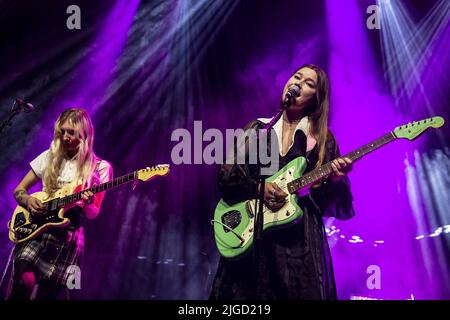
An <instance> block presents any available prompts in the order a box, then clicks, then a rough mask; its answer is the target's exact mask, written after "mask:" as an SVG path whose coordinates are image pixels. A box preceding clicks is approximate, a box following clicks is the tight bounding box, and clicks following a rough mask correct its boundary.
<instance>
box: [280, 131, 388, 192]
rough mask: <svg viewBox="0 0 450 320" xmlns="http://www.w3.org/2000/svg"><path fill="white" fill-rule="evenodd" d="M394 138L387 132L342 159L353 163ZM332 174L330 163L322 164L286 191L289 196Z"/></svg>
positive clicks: (289, 186)
mask: <svg viewBox="0 0 450 320" xmlns="http://www.w3.org/2000/svg"><path fill="white" fill-rule="evenodd" d="M395 139H396V137H395V135H394V133H393V132H389V133H388V134H386V135H384V136H382V137H381V138H378V139H376V140H374V141H372V142H370V143H368V144H365V145H363V146H362V147H360V148H358V149H356V150H354V151H352V152H350V153H348V154H346V155H344V156H343V157H347V158H349V159H351V160H352V161H353V162H355V161H357V160H359V159H360V158H361V157H363V156H365V155H366V154H368V153H370V152H372V151H374V150H376V149H378V148H380V147H382V146H384V145H385V144H387V143H389V142H391V141H393V140H395ZM332 172H333V169H332V168H331V162H328V163H326V164H324V165H323V166H321V167H319V168H316V169H314V170H312V171H311V172H308V173H307V174H305V175H303V176H301V177H300V178H298V179H295V180H293V181H291V182H289V183H288V184H287V186H288V190H289V192H290V193H291V194H293V193H296V192H297V191H298V190H300V189H303V188H305V187H307V186H310V185H312V184H314V183H316V182H317V181H319V180H321V179H324V178H326V177H328V176H329V175H330V174H331V173H332Z"/></svg>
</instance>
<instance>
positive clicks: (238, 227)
mask: <svg viewBox="0 0 450 320" xmlns="http://www.w3.org/2000/svg"><path fill="white" fill-rule="evenodd" d="M443 124H444V119H443V118H442V117H433V118H429V119H425V120H421V121H415V122H412V123H408V124H406V125H403V126H399V127H396V128H395V129H394V131H391V132H389V133H388V134H386V135H384V136H382V137H381V138H379V139H376V140H374V141H372V142H370V143H368V144H366V145H364V146H362V147H361V148H359V149H356V150H355V151H352V152H350V153H348V154H346V155H345V156H344V157H348V158H350V159H351V160H352V161H357V160H359V159H360V158H361V157H363V156H364V155H366V154H368V153H370V152H372V151H374V150H375V149H378V148H380V147H382V146H384V145H385V144H388V143H389V142H391V141H394V140H395V139H399V138H405V139H408V140H414V139H415V138H417V137H418V136H419V135H421V134H422V133H423V132H424V131H425V130H427V129H428V128H430V127H433V128H439V127H441V126H442V125H443ZM305 168H306V159H305V158H304V157H298V158H296V159H294V160H292V161H291V162H289V163H288V164H287V165H286V166H284V167H283V168H282V169H281V170H279V171H278V172H277V173H275V174H274V175H273V176H270V177H268V178H267V179H266V181H267V182H273V183H276V184H277V185H278V186H279V187H280V188H281V189H282V190H283V191H284V192H285V193H287V194H288V197H287V198H286V203H285V205H284V206H283V207H281V209H279V210H278V211H276V212H273V211H271V210H270V209H269V208H267V207H266V206H265V205H264V208H263V215H264V219H263V221H264V224H263V230H264V231H265V230H267V229H270V228H274V227H281V226H284V225H288V224H289V223H291V222H293V221H294V220H296V219H298V218H300V217H301V216H302V215H303V211H302V209H301V208H300V207H299V206H298V205H297V194H298V193H299V194H303V193H305V191H307V190H308V189H309V187H311V185H313V184H315V183H316V182H318V181H320V180H322V179H325V178H327V177H328V176H329V175H330V174H331V173H332V168H331V163H330V162H329V163H326V164H324V165H322V166H321V167H319V168H316V169H314V170H312V171H311V172H309V173H307V174H305V175H303V172H304V170H305ZM255 202H256V200H255V199H250V200H247V201H243V202H239V203H236V204H234V205H229V204H227V203H226V202H225V201H223V199H221V200H220V202H219V204H218V205H217V207H216V210H215V212H214V220H211V223H212V224H213V227H214V237H215V241H216V245H217V248H218V250H219V252H220V254H221V255H222V256H223V257H225V258H230V259H236V258H240V257H241V256H242V255H244V254H245V253H246V252H248V251H249V249H250V248H251V247H252V244H253V228H254V219H255V212H254V210H255Z"/></svg>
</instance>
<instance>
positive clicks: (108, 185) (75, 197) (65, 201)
mask: <svg viewBox="0 0 450 320" xmlns="http://www.w3.org/2000/svg"><path fill="white" fill-rule="evenodd" d="M136 178H137V171H134V172H132V173H129V174H126V175H124V176H121V177H118V178H116V179H113V180H111V181H108V182H105V183H102V184H99V185H96V186H92V187H90V188H88V189H85V190H82V191H80V192H77V193H74V194H71V195H69V196H66V197H63V198H61V199H59V201H58V207H60V208H61V207H65V206H67V205H69V204H72V203H75V202H77V201H79V200H81V195H82V194H83V193H84V192H86V191H91V192H92V193H94V194H95V193H98V192H103V191H106V190H109V189H112V188H115V187H118V186H120V185H122V184H125V183H128V182H131V181H134V180H136Z"/></svg>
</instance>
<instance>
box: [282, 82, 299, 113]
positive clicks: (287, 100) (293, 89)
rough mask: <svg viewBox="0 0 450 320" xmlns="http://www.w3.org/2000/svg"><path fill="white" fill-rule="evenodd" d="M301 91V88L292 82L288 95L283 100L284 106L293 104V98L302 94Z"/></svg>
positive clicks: (287, 106)
mask: <svg viewBox="0 0 450 320" xmlns="http://www.w3.org/2000/svg"><path fill="white" fill-rule="evenodd" d="M300 91H301V88H300V87H299V86H298V85H296V84H292V85H291V86H289V89H288V91H287V92H286V96H285V98H284V101H283V107H284V108H285V109H286V108H289V107H290V106H291V104H292V100H293V99H295V98H296V97H298V96H299V95H300Z"/></svg>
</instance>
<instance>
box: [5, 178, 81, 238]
mask: <svg viewBox="0 0 450 320" xmlns="http://www.w3.org/2000/svg"><path fill="white" fill-rule="evenodd" d="M78 189H79V190H81V186H79V187H77V188H75V191H76V190H78ZM73 191H74V188H73V186H72V185H67V186H65V187H64V188H61V189H60V190H58V191H56V192H55V194H54V195H53V197H50V196H49V195H48V194H47V193H46V192H43V191H42V192H36V193H33V194H31V196H32V197H35V198H37V199H39V200H41V202H42V203H43V204H44V206H45V207H46V210H45V211H44V212H43V213H42V214H38V215H32V214H31V213H30V212H29V211H28V210H27V209H26V208H24V207H22V206H17V207H16V209H15V210H14V213H13V215H12V218H11V221H10V222H9V239H10V240H11V241H12V242H14V243H16V244H19V243H22V242H25V241H28V240H31V239H33V238H35V237H37V236H38V235H39V234H41V233H43V232H44V231H46V230H47V229H49V228H53V227H60V228H61V227H65V226H67V225H68V224H69V223H70V220H69V219H68V218H65V217H64V212H65V211H67V209H69V208H71V207H73V205H72V206H68V207H65V208H58V207H57V206H56V204H57V201H58V199H60V198H62V197H65V196H67V195H70V194H72V192H73Z"/></svg>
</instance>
